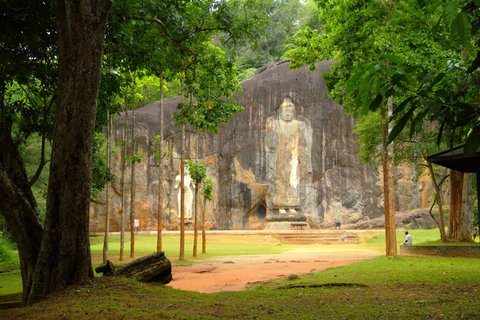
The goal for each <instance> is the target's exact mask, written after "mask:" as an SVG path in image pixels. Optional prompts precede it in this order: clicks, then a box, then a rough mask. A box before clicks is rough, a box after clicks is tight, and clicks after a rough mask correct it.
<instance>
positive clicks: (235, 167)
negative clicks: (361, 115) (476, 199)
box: [90, 61, 430, 232]
mask: <svg viewBox="0 0 480 320" xmlns="http://www.w3.org/2000/svg"><path fill="white" fill-rule="evenodd" d="M332 63H333V62H331V61H327V62H323V63H319V64H318V66H317V70H316V71H314V72H310V71H308V70H307V69H306V68H302V69H299V70H295V71H291V70H289V63H288V62H282V63H279V64H277V65H275V66H272V67H269V68H266V69H265V70H264V71H262V72H260V73H259V74H257V75H256V76H255V77H253V78H252V79H249V80H247V81H245V82H243V83H242V87H243V91H242V92H241V93H238V94H237V95H236V99H237V101H238V103H239V104H240V105H242V106H244V107H245V110H244V111H243V112H241V113H238V114H237V115H236V116H235V117H234V118H233V120H232V121H230V122H229V123H227V124H225V125H224V126H223V127H222V128H221V130H220V133H219V134H216V135H212V134H205V133H198V132H195V131H193V130H192V129H188V128H187V130H186V139H185V146H186V157H187V158H190V159H199V160H200V161H203V162H205V163H207V164H208V165H209V168H208V175H209V176H210V177H211V178H212V180H213V182H214V190H215V198H214V200H213V202H207V208H206V213H207V224H208V226H209V227H215V228H218V229H263V228H265V226H267V223H268V222H269V221H273V220H275V219H276V218H275V217H279V216H281V215H283V216H282V217H286V220H288V216H291V217H293V218H292V219H293V220H295V219H297V220H303V221H306V222H307V223H308V225H309V226H310V227H312V228H321V227H330V226H332V225H333V224H334V221H335V220H337V219H338V220H340V221H341V222H342V224H347V223H356V222H359V221H366V220H369V219H372V218H376V217H379V216H381V215H382V214H383V196H382V189H381V185H382V184H381V181H380V180H381V175H380V174H379V172H378V170H377V169H376V168H374V167H372V166H370V165H365V164H362V163H360V162H359V161H358V160H357V152H358V148H359V147H358V144H357V142H356V138H355V135H354V134H353V127H354V120H353V119H352V118H351V117H349V116H347V115H346V114H345V113H344V112H343V110H342V107H341V106H340V105H338V104H337V103H335V102H334V101H332V100H331V99H330V98H329V97H328V95H327V90H326V87H325V84H324V82H323V79H322V74H323V73H325V72H328V70H329V67H330V65H331V64H332ZM285 99H287V100H288V99H289V101H290V102H289V103H291V104H293V105H294V108H293V109H294V113H293V116H292V117H291V119H290V118H288V117H290V116H285V117H283V116H282V115H281V114H280V106H281V105H282V103H284V102H285ZM178 103H179V99H178V98H177V99H170V100H168V101H166V102H165V104H164V111H165V116H164V118H165V120H164V123H165V129H164V137H165V139H164V148H165V149H166V150H168V153H167V157H166V158H165V159H164V160H163V162H162V163H161V164H160V163H159V161H158V160H156V159H155V157H154V154H153V153H154V152H153V144H154V143H153V141H154V136H155V135H158V134H159V128H160V125H159V116H158V114H159V104H158V103H154V104H150V105H147V106H145V107H143V108H141V109H138V110H137V111H136V132H135V134H136V138H137V142H138V144H139V145H138V149H139V150H140V151H142V152H144V153H145V154H146V155H147V157H146V159H145V160H144V161H143V162H142V163H140V164H139V165H137V169H136V185H137V191H136V194H137V199H136V202H135V206H136V212H137V214H136V218H137V219H138V220H139V229H140V230H155V229H156V208H157V192H158V185H159V183H162V185H163V190H164V191H165V195H164V197H163V198H164V203H163V208H164V216H165V223H164V227H165V228H167V229H177V228H178V222H179V211H180V210H179V201H178V192H179V188H178V181H179V179H178V175H179V172H180V170H179V169H180V160H179V159H180V130H179V129H178V128H176V127H175V126H174V124H173V118H172V116H173V112H175V109H176V105H177V104H178ZM285 119H287V120H285ZM288 119H290V120H288ZM123 121H124V115H122V116H121V117H120V118H119V119H118V121H117V126H116V128H117V130H116V140H117V141H120V140H121V139H122V138H121V132H122V128H123V126H122V124H123ZM281 121H284V123H285V124H282V123H281ZM117 148H118V149H120V148H121V144H118V146H117ZM119 154H120V153H119V152H117V154H116V157H115V161H114V164H113V171H114V173H115V175H116V178H115V180H114V181H113V184H112V187H113V190H114V192H112V193H113V196H112V200H111V201H112V204H113V205H112V209H111V210H112V211H111V214H110V216H111V221H110V225H111V230H112V231H115V230H118V229H119V227H118V225H119V221H120V207H121V206H120V204H121V190H120V182H119V180H120V171H119V170H120V157H119ZM278 159H280V160H281V161H280V160H278ZM159 165H162V166H163V172H164V174H163V177H161V178H159V176H158V166H159ZM125 174H126V177H127V179H126V182H127V183H128V182H129V176H130V172H129V171H128V168H127V171H126V172H125ZM415 174H416V173H415V170H410V171H409V172H406V171H405V170H403V169H401V168H397V178H398V179H397V183H398V186H399V187H401V189H400V190H401V191H400V192H397V193H398V195H399V196H398V197H397V199H396V200H397V209H399V210H406V209H412V208H417V207H418V208H419V207H421V206H422V204H423V205H424V206H428V205H430V203H429V202H427V201H424V202H425V203H422V199H424V198H425V197H427V196H430V195H429V194H427V193H426V192H425V191H426V190H427V187H426V186H424V187H420V188H419V187H418V184H417V180H416V178H415ZM189 188H190V189H191V191H192V192H193V186H190V187H189ZM292 190H293V191H292ZM292 192H294V193H295V192H296V193H295V194H293V193H292ZM127 196H128V195H127ZM187 202H188V201H187ZM186 205H187V206H189V208H192V206H193V204H192V202H191V201H190V202H188V203H187V204H186ZM188 210H189V209H187V211H188ZM127 212H128V211H127ZM103 217H104V206H103V205H101V204H92V210H91V222H90V230H91V232H100V231H102V228H103V219H104V218H103ZM272 217H274V218H272ZM301 217H303V218H301ZM300 218H301V219H300ZM272 219H273V220H272Z"/></svg>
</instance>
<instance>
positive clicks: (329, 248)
mask: <svg viewBox="0 0 480 320" xmlns="http://www.w3.org/2000/svg"><path fill="white" fill-rule="evenodd" d="M411 233H412V235H413V239H414V244H421V243H429V242H432V241H433V242H434V241H436V240H437V239H438V231H437V230H436V229H432V230H411ZM403 239H404V234H403V232H402V231H398V232H397V242H398V243H400V244H401V243H402V242H403ZM359 240H360V243H358V244H346V245H323V246H321V245H308V246H305V245H303V246H297V247H294V246H290V245H285V244H282V243H281V242H280V241H279V240H278V239H276V238H275V237H271V236H259V235H255V236H254V235H252V236H250V235H249V236H236V235H211V236H210V237H209V238H208V244H207V250H208V255H201V254H200V257H199V259H205V258H210V257H213V256H216V255H222V256H223V255H238V254H259V253H276V252H284V251H288V250H292V249H294V248H297V249H299V248H300V249H301V250H312V249H315V250H321V251H323V252H338V253H339V254H341V251H342V250H345V251H351V250H359V251H367V250H373V251H377V252H383V251H384V250H385V249H384V248H385V244H384V232H383V231H380V230H369V231H365V232H361V233H359ZM155 241H156V238H155V237H154V236H152V237H147V236H138V237H137V238H136V252H137V256H141V255H144V254H148V253H151V252H153V251H154V248H155V243H156V242H155ZM191 244H192V243H191V237H187V242H186V246H185V248H186V250H185V253H186V258H187V259H188V262H190V263H191V262H193V261H194V259H192V258H191ZM102 246H103V239H102V238H101V237H92V238H91V247H92V256H93V260H94V263H99V262H100V260H101V254H102ZM178 246H179V245H178V236H173V235H168V236H165V237H164V248H165V251H166V253H167V256H168V257H169V258H170V259H172V261H173V263H174V264H176V263H179V262H178V261H177V257H178ZM125 249H126V251H125V253H126V254H127V255H128V249H129V243H126V244H125ZM110 254H111V257H112V258H114V261H115V259H116V255H117V254H118V237H112V238H111V243H110ZM300 254H301V253H300ZM478 262H479V260H478V259H468V258H444V257H396V258H394V259H388V258H385V257H379V258H375V259H372V260H368V261H362V262H359V263H355V264H352V265H348V266H343V267H335V268H331V269H327V270H324V271H321V272H315V273H309V274H305V275H301V276H300V277H299V279H297V280H288V279H280V280H275V281H270V282H265V283H262V284H258V285H256V286H255V287H252V288H251V289H249V290H245V291H241V292H222V293H214V294H201V293H195V292H187V291H181V290H175V289H172V288H169V287H163V286H161V285H158V284H145V283H139V282H137V281H134V280H130V279H120V278H96V279H95V281H93V282H92V283H91V284H89V285H87V286H84V287H75V288H71V289H69V290H67V291H65V292H62V293H57V294H54V295H52V296H51V297H50V298H49V299H47V300H46V301H43V302H41V303H39V304H36V305H34V306H32V307H28V308H24V309H10V310H0V318H9V319H16V318H21V319H56V318H69V319H70V318H71V319H114V318H124V319H373V318H379V319H438V318H446V319H461V318H465V319H475V318H478V317H479V316H480V300H478V299H477V296H478V295H479V294H480V277H479V271H478V270H479V269H478V268H479V267H478V266H479V264H478ZM15 276H16V277H17V280H15ZM1 277H4V278H1V280H0V281H2V282H1V283H0V285H2V286H4V285H5V286H8V287H12V288H14V289H13V290H16V292H18V291H19V290H20V281H19V280H20V278H19V274H18V273H17V274H16V275H15V274H11V275H3V276H1ZM4 280H6V281H5V284H4ZM9 281H10V282H9ZM0 289H1V288H0ZM8 293H13V291H11V292H8ZM0 294H6V293H0Z"/></svg>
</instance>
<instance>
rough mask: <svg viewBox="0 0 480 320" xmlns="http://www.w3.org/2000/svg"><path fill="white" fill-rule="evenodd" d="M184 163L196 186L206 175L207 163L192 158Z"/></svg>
mask: <svg viewBox="0 0 480 320" xmlns="http://www.w3.org/2000/svg"><path fill="white" fill-rule="evenodd" d="M185 164H186V165H187V166H188V172H189V173H190V177H191V178H192V180H193V183H194V184H195V186H196V187H198V186H199V185H200V184H201V183H202V182H203V181H204V180H205V178H206V177H207V167H208V166H207V165H206V164H205V163H201V162H198V161H194V160H187V161H185Z"/></svg>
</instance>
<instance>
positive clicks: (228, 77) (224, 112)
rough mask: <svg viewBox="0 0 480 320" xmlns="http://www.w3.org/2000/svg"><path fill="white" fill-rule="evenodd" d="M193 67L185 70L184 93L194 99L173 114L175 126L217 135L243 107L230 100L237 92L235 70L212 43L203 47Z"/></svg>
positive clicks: (237, 85)
mask: <svg viewBox="0 0 480 320" xmlns="http://www.w3.org/2000/svg"><path fill="white" fill-rule="evenodd" d="M199 50H200V54H199V56H198V57H197V61H196V64H195V65H192V67H191V69H189V70H187V72H186V78H185V84H186V87H187V92H188V93H189V94H191V95H192V96H193V97H194V100H193V101H191V102H190V103H183V104H179V105H178V107H177V109H178V111H177V112H176V113H175V114H174V119H175V123H176V124H177V125H178V126H181V125H183V124H187V123H188V124H190V125H191V126H192V127H194V128H196V129H200V130H207V131H209V132H213V133H216V132H218V127H219V126H220V125H221V124H222V123H225V122H227V121H229V120H230V119H231V118H232V117H233V115H234V114H235V113H237V112H239V111H242V110H243V107H241V106H239V105H237V104H236V102H234V101H231V100H230V98H231V97H232V96H233V94H234V93H235V92H236V91H239V90H240V88H241V87H240V86H239V84H238V83H239V79H238V77H237V71H236V67H235V66H234V65H233V64H232V63H231V61H229V59H228V58H227V57H226V55H225V53H224V52H223V50H222V49H221V48H219V47H217V46H215V45H213V44H211V43H208V42H205V43H203V44H202V46H201V48H200V49H199Z"/></svg>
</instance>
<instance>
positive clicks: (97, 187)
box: [91, 132, 114, 199]
mask: <svg viewBox="0 0 480 320" xmlns="http://www.w3.org/2000/svg"><path fill="white" fill-rule="evenodd" d="M106 144H107V141H106V139H105V136H104V135H103V133H99V132H96V133H95V134H94V136H93V163H92V165H93V168H92V190H91V197H92V198H93V199H95V198H96V197H97V196H98V194H99V193H100V192H101V191H102V190H103V188H104V187H105V185H106V184H107V183H108V182H109V181H112V180H113V178H114V175H113V173H112V172H111V171H110V168H108V166H107V162H106V160H105V159H106Z"/></svg>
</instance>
